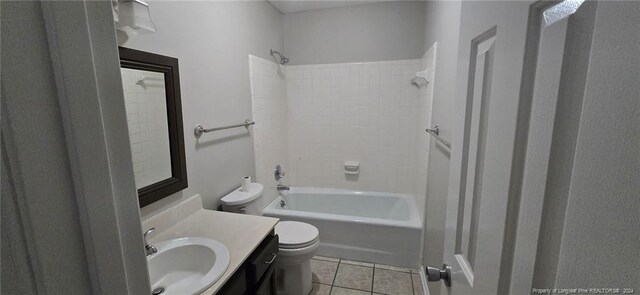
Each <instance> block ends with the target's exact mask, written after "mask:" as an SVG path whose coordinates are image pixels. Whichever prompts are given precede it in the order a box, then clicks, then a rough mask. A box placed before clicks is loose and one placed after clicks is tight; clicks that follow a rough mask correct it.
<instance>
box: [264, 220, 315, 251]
mask: <svg viewBox="0 0 640 295" xmlns="http://www.w3.org/2000/svg"><path fill="white" fill-rule="evenodd" d="M275 230H276V234H277V235H278V237H279V240H280V243H279V247H280V249H300V248H305V247H309V246H311V245H313V244H315V243H317V242H318V236H319V231H318V229H317V228H316V227H315V226H313V225H311V224H308V223H304V222H298V221H280V222H278V224H276V227H275Z"/></svg>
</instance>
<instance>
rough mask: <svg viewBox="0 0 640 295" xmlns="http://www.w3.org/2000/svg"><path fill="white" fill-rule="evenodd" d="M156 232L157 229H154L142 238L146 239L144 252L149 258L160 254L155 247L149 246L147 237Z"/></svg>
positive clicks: (145, 233)
mask: <svg viewBox="0 0 640 295" xmlns="http://www.w3.org/2000/svg"><path fill="white" fill-rule="evenodd" d="M154 230H156V228H155V227H152V228H150V229H149V230H148V231H146V232H144V235H142V238H143V239H144V252H145V254H146V255H147V256H149V255H152V254H154V253H156V252H158V249H157V248H156V247H155V246H154V245H151V244H149V242H147V235H148V234H150V233H152V232H153V231H154Z"/></svg>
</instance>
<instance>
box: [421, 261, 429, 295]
mask: <svg viewBox="0 0 640 295" xmlns="http://www.w3.org/2000/svg"><path fill="white" fill-rule="evenodd" d="M425 269H426V267H425V266H424V265H421V266H420V281H421V283H422V290H424V295H429V286H428V284H427V273H426V272H425Z"/></svg>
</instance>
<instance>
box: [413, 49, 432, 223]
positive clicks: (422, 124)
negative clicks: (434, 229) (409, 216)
mask: <svg viewBox="0 0 640 295" xmlns="http://www.w3.org/2000/svg"><path fill="white" fill-rule="evenodd" d="M436 52H437V50H436V44H434V45H433V46H431V48H429V49H428V50H427V52H425V54H424V56H422V58H421V59H420V70H421V71H423V70H425V69H426V70H427V71H428V76H429V82H428V83H425V82H424V80H422V79H417V82H418V83H419V84H420V90H419V91H418V93H419V96H418V105H417V110H418V116H417V118H416V122H415V123H416V126H417V128H416V129H415V133H414V134H413V136H414V137H415V140H416V157H415V163H416V164H415V165H416V173H415V175H414V181H413V195H414V196H415V199H416V205H417V206H418V212H420V214H421V216H420V217H421V218H422V220H423V221H424V220H425V219H424V212H425V205H426V201H427V179H428V175H429V154H430V152H431V141H433V140H435V139H432V137H431V136H430V135H429V134H428V133H426V132H425V129H426V128H430V127H431V125H432V124H431V112H432V110H433V109H432V105H433V87H434V85H435V83H436V82H437V81H435V79H434V78H433V77H434V75H435V70H436V60H435V59H436ZM436 173H437V172H436ZM423 228H424V227H423Z"/></svg>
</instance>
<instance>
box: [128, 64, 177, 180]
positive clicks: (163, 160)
mask: <svg viewBox="0 0 640 295" xmlns="http://www.w3.org/2000/svg"><path fill="white" fill-rule="evenodd" d="M121 72H122V85H123V86H124V98H125V108H126V110H127V121H128V125H129V139H130V142H131V153H132V160H133V170H134V171H135V177H136V186H137V187H138V188H141V187H145V186H147V185H150V184H152V183H155V182H158V181H161V180H163V179H167V178H170V177H171V162H170V159H171V155H170V151H169V133H168V132H169V131H168V130H169V127H168V122H167V103H166V97H165V87H164V75H163V74H162V73H154V72H148V71H144V72H142V71H138V70H131V69H124V68H123V69H122V70H121ZM144 78H147V79H149V78H150V79H151V80H149V81H148V82H146V83H143V84H141V83H140V81H141V80H143V79H144Z"/></svg>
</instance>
